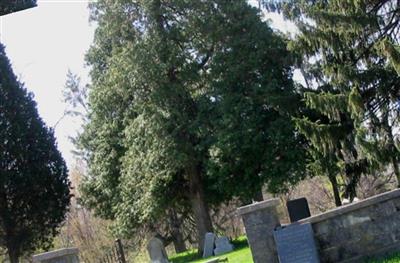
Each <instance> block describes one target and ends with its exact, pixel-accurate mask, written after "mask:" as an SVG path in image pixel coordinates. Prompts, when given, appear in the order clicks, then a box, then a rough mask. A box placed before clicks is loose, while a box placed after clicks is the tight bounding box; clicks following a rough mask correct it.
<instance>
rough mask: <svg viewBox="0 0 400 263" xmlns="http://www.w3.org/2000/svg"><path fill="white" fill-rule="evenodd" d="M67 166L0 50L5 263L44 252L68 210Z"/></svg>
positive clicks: (0, 232) (0, 230) (0, 218)
mask: <svg viewBox="0 0 400 263" xmlns="http://www.w3.org/2000/svg"><path fill="white" fill-rule="evenodd" d="M69 199H70V193H69V181H68V178H67V167H66V164H65V162H64V160H63V158H62V157H61V154H60V152H59V151H58V150H57V147H56V142H55V138H54V134H53V131H52V130H51V129H49V128H47V127H46V126H45V124H44V123H43V121H42V120H41V118H40V117H39V115H38V112H37V109H36V104H35V102H34V101H33V98H32V95H31V94H30V93H28V92H27V91H26V89H25V88H24V87H23V84H21V83H19V82H18V81H17V80H16V77H15V75H14V74H13V72H12V70H11V66H10V63H9V61H8V59H7V57H6V54H5V52H4V47H3V46H2V45H1V46H0V246H2V247H4V248H6V249H7V252H8V254H9V258H10V261H11V262H12V263H17V262H19V260H18V259H19V257H20V256H22V255H25V254H29V253H30V252H32V251H34V250H35V249H37V248H48V247H49V246H50V245H51V240H52V238H53V237H54V236H55V234H56V233H57V227H58V226H59V225H60V223H61V222H62V221H63V220H64V217H65V213H66V211H67V208H68V205H69Z"/></svg>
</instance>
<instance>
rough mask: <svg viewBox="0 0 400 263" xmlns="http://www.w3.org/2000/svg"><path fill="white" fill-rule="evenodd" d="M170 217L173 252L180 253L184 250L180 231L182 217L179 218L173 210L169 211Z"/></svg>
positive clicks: (183, 240) (184, 246) (183, 241)
mask: <svg viewBox="0 0 400 263" xmlns="http://www.w3.org/2000/svg"><path fill="white" fill-rule="evenodd" d="M170 218H171V237H172V242H173V243H174V247H175V252H176V253H181V252H184V251H186V245H185V239H184V237H183V234H182V231H181V225H182V218H179V216H178V214H177V213H176V212H175V210H173V209H172V211H171V213H170Z"/></svg>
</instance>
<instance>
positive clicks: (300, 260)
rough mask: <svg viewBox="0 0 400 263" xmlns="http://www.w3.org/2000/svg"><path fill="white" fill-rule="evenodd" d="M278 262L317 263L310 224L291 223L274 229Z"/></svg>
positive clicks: (317, 258)
mask: <svg viewBox="0 0 400 263" xmlns="http://www.w3.org/2000/svg"><path fill="white" fill-rule="evenodd" d="M274 238H275V243H276V248H277V251H278V257H279V262H280V263H319V262H320V261H319V257H318V252H317V247H316V245H315V240H314V232H313V230H312V227H311V224H309V223H307V224H296V223H294V224H291V225H288V226H286V227H280V228H278V229H276V230H275V231H274Z"/></svg>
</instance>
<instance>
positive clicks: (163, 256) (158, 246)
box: [147, 237, 169, 263]
mask: <svg viewBox="0 0 400 263" xmlns="http://www.w3.org/2000/svg"><path fill="white" fill-rule="evenodd" d="M147 251H148V252H149V256H150V262H151V263H169V261H168V256H167V252H166V251H165V247H164V243H163V242H162V241H161V240H160V239H159V238H157V237H153V238H152V239H151V240H150V241H149V244H148V245H147Z"/></svg>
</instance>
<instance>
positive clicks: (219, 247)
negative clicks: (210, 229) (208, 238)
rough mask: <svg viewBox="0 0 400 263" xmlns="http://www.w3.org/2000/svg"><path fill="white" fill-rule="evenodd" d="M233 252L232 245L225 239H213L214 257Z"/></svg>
mask: <svg viewBox="0 0 400 263" xmlns="http://www.w3.org/2000/svg"><path fill="white" fill-rule="evenodd" d="M232 250H233V245H232V244H231V243H230V242H229V239H228V238H227V237H217V238H216V239H215V249H214V255H216V256H218V255H221V254H224V253H227V252H231V251H232Z"/></svg>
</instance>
